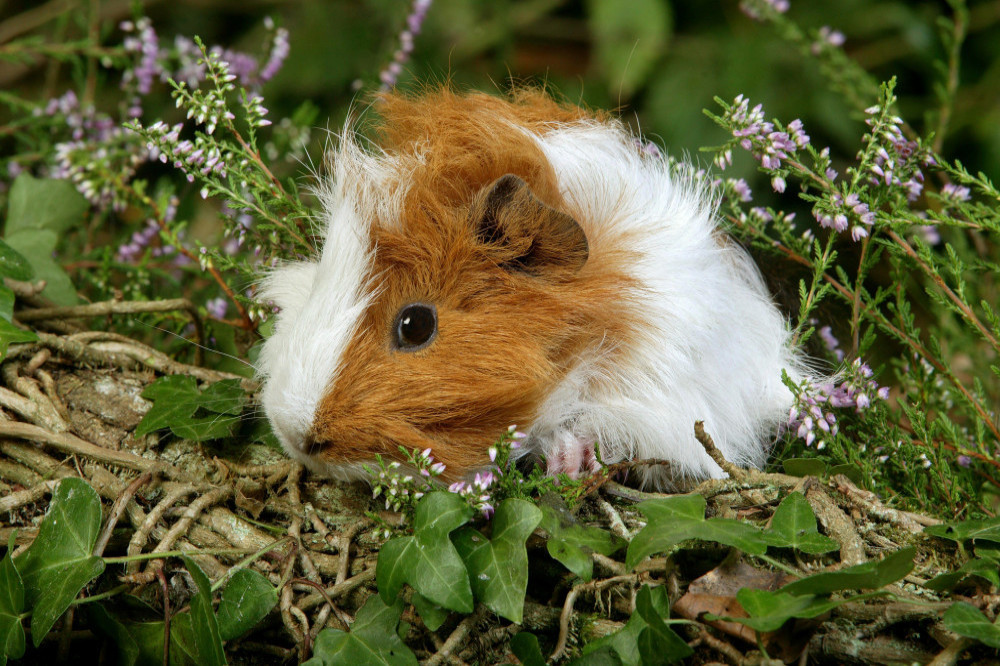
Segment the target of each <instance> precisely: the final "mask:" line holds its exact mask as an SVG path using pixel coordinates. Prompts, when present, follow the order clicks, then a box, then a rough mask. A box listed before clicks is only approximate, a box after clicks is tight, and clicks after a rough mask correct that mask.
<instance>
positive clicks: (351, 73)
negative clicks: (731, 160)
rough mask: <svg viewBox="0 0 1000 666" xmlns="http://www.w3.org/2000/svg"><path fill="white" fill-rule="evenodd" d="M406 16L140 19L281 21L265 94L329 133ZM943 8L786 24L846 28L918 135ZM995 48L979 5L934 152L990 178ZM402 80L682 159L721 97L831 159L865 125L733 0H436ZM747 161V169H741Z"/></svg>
mask: <svg viewBox="0 0 1000 666" xmlns="http://www.w3.org/2000/svg"><path fill="white" fill-rule="evenodd" d="M409 9H410V4H409V3H408V2H387V1H386V0H367V1H365V0H354V1H337V2H291V3H287V2H286V3H274V2H253V3H235V2H224V1H217V2H210V1H206V2H179V3H150V4H149V6H148V13H149V15H150V16H151V17H152V18H153V21H154V25H156V26H157V29H158V30H159V31H160V33H161V34H163V35H172V34H187V35H191V34H198V35H201V36H202V37H203V38H204V39H205V41H206V42H207V43H220V44H229V45H231V46H232V47H233V48H238V49H244V50H253V49H254V48H256V47H257V45H258V43H259V41H260V39H261V34H262V28H261V27H260V19H261V18H262V17H263V16H264V15H271V16H274V17H275V19H276V20H278V21H279V22H280V23H281V24H283V25H284V26H285V27H286V28H288V29H289V31H290V33H291V36H292V40H291V41H292V50H291V54H290V56H289V59H288V62H287V64H286V66H285V68H284V69H283V70H282V71H281V72H280V74H279V75H278V77H277V78H276V79H275V80H274V81H273V82H272V83H271V84H269V86H268V88H267V89H266V93H267V96H268V98H269V100H270V101H271V103H272V105H275V106H276V107H277V108H275V109H273V110H274V111H277V112H278V113H279V114H280V115H287V114H290V113H291V112H292V110H293V109H294V108H295V107H297V106H298V104H299V103H301V101H302V100H305V99H309V100H312V101H313V102H314V103H315V104H316V105H317V106H318V107H319V108H320V109H321V110H322V111H321V117H323V116H326V117H328V118H329V127H331V128H333V129H336V128H338V127H339V126H340V125H341V123H342V122H343V119H344V118H345V117H346V114H347V113H348V110H349V109H350V108H352V107H353V108H355V109H357V108H358V107H361V106H363V105H364V103H365V102H366V100H367V99H368V98H367V93H368V92H370V91H371V90H373V89H375V88H376V87H377V83H378V77H377V75H378V69H377V68H378V66H379V64H385V63H387V62H389V60H390V59H391V56H392V52H393V51H394V50H395V49H396V48H397V37H396V35H397V33H398V32H399V31H400V30H401V29H402V28H403V26H404V24H405V17H406V15H407V13H408V11H409ZM947 9H948V7H947V4H946V3H944V2H904V1H893V2H870V1H869V2H866V1H863V0H844V1H842V2H837V3H825V2H824V3H821V2H811V3H810V2H793V3H792V6H791V9H790V10H789V16H790V17H791V18H792V19H793V20H795V21H796V22H798V23H799V24H801V25H803V26H805V27H807V28H809V27H812V28H819V27H821V26H830V27H831V28H833V29H835V30H839V31H841V32H842V33H844V35H846V37H847V41H846V44H845V49H846V51H847V53H848V55H849V56H850V57H852V58H853V59H855V60H857V61H858V62H859V64H860V65H861V66H862V67H863V68H864V69H865V70H867V71H868V72H869V73H871V75H872V77H873V80H886V79H888V78H889V77H891V76H893V75H895V76H897V77H899V81H900V84H899V86H898V88H897V94H898V95H899V98H900V110H901V111H902V115H903V116H904V117H906V118H908V119H910V120H911V121H913V122H919V121H921V120H922V121H923V123H924V124H925V126H919V127H916V128H915V129H917V131H918V132H923V131H924V130H925V129H927V128H930V127H933V121H934V118H930V117H923V114H925V112H926V111H927V110H928V109H933V108H935V104H934V83H935V82H936V81H938V80H939V79H940V73H939V72H938V71H937V69H936V67H935V65H934V61H935V60H936V59H941V58H942V57H943V56H944V55H945V53H946V51H945V48H944V46H943V45H942V43H941V40H940V38H939V34H938V28H937V25H936V19H937V17H938V16H939V15H941V14H942V13H947ZM998 44H1000V8H998V6H997V4H996V3H995V2H979V3H972V4H971V6H970V19H969V36H968V38H967V40H966V44H965V46H964V48H963V62H962V69H961V88H960V90H959V93H958V96H957V98H956V102H955V110H954V114H953V116H952V119H951V123H950V127H951V130H950V132H949V136H948V137H947V138H946V141H945V144H944V151H943V152H944V154H945V155H946V156H947V155H954V154H961V155H962V157H963V161H964V162H965V163H966V164H967V166H969V168H970V169H971V170H974V171H975V170H983V171H985V172H986V173H996V172H997V171H998V170H1000V104H998V102H1000V60H998V58H997V56H998V55H1000V53H998V47H997V45H998ZM404 72H405V73H404V75H403V77H401V81H400V83H401V85H402V86H404V87H411V86H413V85H419V84H423V83H433V82H440V81H443V80H451V81H452V82H454V83H455V84H457V85H459V86H461V87H470V88H476V89H481V90H496V89H504V88H506V87H507V86H508V85H509V83H510V81H511V80H513V81H517V82H527V83H534V84H544V85H546V86H547V87H549V88H550V89H552V90H554V91H556V92H558V93H560V94H562V95H564V96H565V97H566V98H567V99H569V100H571V101H574V102H581V103H584V104H586V105H589V106H592V107H596V108H611V109H619V110H620V111H621V112H622V114H623V116H624V117H625V118H626V120H628V121H630V122H632V123H633V124H635V125H637V126H639V127H641V129H642V130H643V132H644V133H646V134H648V135H650V136H654V137H658V138H659V139H660V140H661V141H662V143H663V144H664V145H665V146H666V147H667V149H668V150H669V151H670V152H672V153H675V154H681V153H684V152H689V153H695V152H696V151H697V150H698V148H699V147H700V146H705V145H712V144H714V143H718V142H719V141H720V133H719V131H718V129H717V128H715V127H714V125H713V124H712V123H711V122H710V121H709V120H708V119H707V118H705V117H704V116H703V114H702V110H703V109H706V108H712V107H713V106H714V104H713V103H712V99H713V97H715V96H719V97H722V98H723V99H731V98H733V97H735V96H736V95H737V94H740V93H743V94H744V95H746V96H748V97H749V98H751V99H753V100H755V101H759V102H761V103H763V104H764V106H765V108H767V109H768V111H769V112H770V113H771V114H773V115H775V116H777V117H781V118H787V119H791V118H793V117H801V118H802V120H803V121H804V123H805V125H806V127H807V128H808V129H809V130H810V131H811V132H813V141H814V143H820V144H829V145H830V146H831V147H832V149H833V153H834V154H837V153H838V152H842V151H838V148H842V149H845V150H848V151H850V150H852V149H853V146H854V143H853V142H854V139H855V137H856V135H857V133H858V130H859V128H860V127H861V125H860V117H859V115H858V114H857V113H856V112H855V111H854V110H853V109H851V108H849V107H848V106H846V105H845V103H844V102H843V100H842V99H841V98H840V97H839V96H837V95H835V94H834V93H832V92H830V90H829V88H828V87H827V86H826V85H825V82H824V77H823V75H822V73H821V72H820V71H819V69H818V67H817V64H816V62H815V61H814V60H811V59H808V58H805V57H803V55H802V54H801V53H799V52H798V51H797V50H796V49H795V48H794V47H792V46H790V45H789V44H787V43H786V42H785V41H783V40H782V39H780V38H779V37H778V36H777V35H776V34H775V32H774V30H773V29H772V28H771V27H769V26H765V25H761V24H759V23H757V22H755V21H754V20H753V19H751V18H749V17H748V16H746V15H745V14H744V13H743V12H741V11H740V9H739V7H738V3H736V2H734V1H732V0H729V1H721V2H720V1H716V0H711V1H704V2H697V3H684V2H666V1H665V0H642V1H639V2H627V3H622V2H619V1H618V0H587V1H585V2H584V1H560V0H521V1H515V0H500V1H498V2H473V1H472V0H437V1H436V2H435V3H434V4H433V5H432V7H431V9H430V12H429V14H428V17H427V21H426V23H425V25H424V30H423V33H422V34H421V35H420V36H419V37H418V38H417V40H416V49H415V52H414V57H413V59H412V60H411V61H410V62H409V63H408V64H407V66H406V67H405V69H404ZM872 99H873V100H874V90H873V95H872ZM279 105H286V106H284V108H282V107H281V106H279ZM324 123H325V121H321V122H320V124H321V125H323V124H324ZM737 166H738V167H739V166H740V165H737ZM742 167H743V169H744V171H745V172H746V173H747V174H749V173H750V171H751V165H750V163H749V160H747V161H745V162H744V164H743V165H742ZM740 175H743V174H740Z"/></svg>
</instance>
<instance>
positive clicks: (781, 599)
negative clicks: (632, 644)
mask: <svg viewBox="0 0 1000 666" xmlns="http://www.w3.org/2000/svg"><path fill="white" fill-rule="evenodd" d="M882 594H884V592H873V593H871V594H861V595H857V596H854V597H849V598H847V599H829V598H827V597H823V596H820V595H815V594H806V595H796V594H788V593H787V592H782V591H780V590H779V591H777V592H770V591H768V590H755V589H753V588H744V589H742V590H740V591H739V592H737V593H736V600H737V601H738V602H740V605H741V606H743V610H745V611H746V612H747V615H749V616H750V617H726V616H718V615H715V614H713V613H706V615H705V619H706V620H708V621H710V622H713V621H715V620H723V621H726V622H739V623H740V624H745V625H746V626H748V627H750V628H751V629H753V630H755V631H759V632H762V633H763V632H768V631H776V630H778V629H779V628H780V627H781V625H783V624H785V622H787V621H788V620H790V619H791V618H793V617H798V618H812V617H816V616H817V615H822V614H823V613H826V612H827V611H829V610H832V609H834V608H836V607H837V606H840V605H841V604H846V603H848V602H851V601H860V600H862V599H868V598H871V597H877V596H881V595H882Z"/></svg>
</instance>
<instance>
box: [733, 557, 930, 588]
mask: <svg viewBox="0 0 1000 666" xmlns="http://www.w3.org/2000/svg"><path fill="white" fill-rule="evenodd" d="M916 553H917V549H916V548H914V547H913V546H908V547H907V548H902V549H900V550H897V551H896V552H895V553H892V554H891V555H887V556H886V557H884V558H883V559H881V560H874V561H871V562H865V563H863V564H858V565H856V566H853V567H847V568H846V569H841V570H840V571H824V572H822V573H818V574H813V575H812V576H806V577H805V578H800V579H799V580H797V581H794V582H791V583H789V584H788V585H785V586H784V587H782V588H781V590H780V591H781V592H784V593H787V594H794V595H807V594H829V593H831V592H839V591H840V590H862V589H865V590H877V589H878V588H880V587H885V586H886V585H888V584H889V583H894V582H896V581H897V580H899V579H900V578H902V577H903V576H905V575H906V574H908V573H910V572H911V571H912V570H913V557H914V556H915V555H916ZM738 598H739V597H738V596H737V599H738Z"/></svg>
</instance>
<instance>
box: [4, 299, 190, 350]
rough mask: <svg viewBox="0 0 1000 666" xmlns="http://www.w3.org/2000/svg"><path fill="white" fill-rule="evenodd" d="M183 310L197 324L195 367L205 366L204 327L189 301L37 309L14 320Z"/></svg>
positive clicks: (126, 302)
mask: <svg viewBox="0 0 1000 666" xmlns="http://www.w3.org/2000/svg"><path fill="white" fill-rule="evenodd" d="M173 310H183V311H184V312H187V313H188V315H189V316H190V317H191V323H193V324H194V332H195V337H196V338H197V340H198V345H197V346H196V347H195V365H201V364H202V363H203V362H204V351H203V349H204V347H205V325H204V323H203V322H202V319H201V315H200V314H199V313H198V308H197V307H195V305H194V303H192V302H191V301H189V300H188V299H186V298H174V299H170V300H162V301H101V302H99V303H88V304H86V305H73V306H69V307H51V308H36V309H33V310H21V311H20V312H17V313H15V314H14V318H15V319H17V320H18V321H21V322H30V321H44V320H46V319H72V318H76V317H105V316H109V315H119V314H140V313H147V312H171V311H173Z"/></svg>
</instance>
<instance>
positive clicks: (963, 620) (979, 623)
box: [944, 601, 1000, 650]
mask: <svg viewBox="0 0 1000 666" xmlns="http://www.w3.org/2000/svg"><path fill="white" fill-rule="evenodd" d="M944 626H945V627H946V628H947V629H949V630H951V631H954V632H955V633H956V634H958V635H959V636H965V637H966V638H974V639H976V640H977V641H979V642H980V643H982V644H984V645H988V646H989V647H991V648H995V649H998V650H1000V627H998V626H997V625H995V624H993V623H992V622H990V621H989V620H988V619H987V618H986V616H985V615H983V613H982V611H980V610H979V609H978V608H976V607H975V606H973V605H972V604H967V603H965V602H964V601H959V602H958V603H956V604H953V605H952V606H951V607H950V608H949V609H948V610H946V611H945V612H944Z"/></svg>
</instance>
